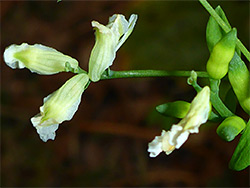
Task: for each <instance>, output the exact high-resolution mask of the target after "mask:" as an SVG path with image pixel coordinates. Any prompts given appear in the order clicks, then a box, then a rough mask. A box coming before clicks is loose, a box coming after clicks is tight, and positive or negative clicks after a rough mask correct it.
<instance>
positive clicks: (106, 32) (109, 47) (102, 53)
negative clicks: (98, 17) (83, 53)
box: [89, 14, 137, 82]
mask: <svg viewBox="0 0 250 188" xmlns="http://www.w3.org/2000/svg"><path fill="white" fill-rule="evenodd" d="M136 20H137V15H135V14H132V15H131V16H130V18H129V21H127V20H126V18H125V17H124V16H123V15H121V14H114V15H113V16H112V17H110V18H109V23H108V25H106V26H104V25H102V24H100V23H98V22H97V21H92V22H91V24H92V27H94V29H95V30H96V31H95V36H96V43H95V45H94V48H93V49H92V51H91V55H90V59H89V77H90V79H91V80H92V81H93V82H96V81H98V80H100V78H101V75H102V73H103V72H104V71H105V70H106V69H107V68H108V67H110V66H111V65H112V64H113V61H114V59H115V56H116V51H117V50H118V49H119V48H120V47H121V45H122V44H123V43H124V42H125V40H126V39H127V38H128V37H129V35H130V34H131V32H132V31H133V28H134V26H135V23H136Z"/></svg>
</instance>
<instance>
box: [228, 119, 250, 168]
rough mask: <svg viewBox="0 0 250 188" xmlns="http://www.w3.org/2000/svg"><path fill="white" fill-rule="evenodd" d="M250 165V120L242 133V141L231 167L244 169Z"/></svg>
mask: <svg viewBox="0 0 250 188" xmlns="http://www.w3.org/2000/svg"><path fill="white" fill-rule="evenodd" d="M249 165H250V120H249V121H248V123H247V126H246V129H245V131H244V133H243V134H242V136H241V138H240V141H239V143H238V145H237V147H236V149H235V151H234V154H233V156H232V159H231V161H230V163H229V168H231V169H233V170H237V171H240V170H243V169H245V168H246V167H248V166H249Z"/></svg>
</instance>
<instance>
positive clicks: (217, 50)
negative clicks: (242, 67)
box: [207, 28, 237, 79]
mask: <svg viewBox="0 0 250 188" xmlns="http://www.w3.org/2000/svg"><path fill="white" fill-rule="evenodd" d="M236 35H237V31H236V29H235V28H234V29H232V30H231V31H230V32H228V33H227V34H226V35H225V36H224V37H223V38H222V39H221V40H220V41H219V42H218V43H217V44H216V45H215V46H214V48H213V50H212V52H211V54H210V57H209V59H208V62H207V72H208V74H209V75H210V76H211V78H213V79H222V78H223V77H224V76H225V75H226V74H227V72H228V65H229V62H230V61H231V59H232V58H233V55H234V52H235V46H236V40H237V36H236Z"/></svg>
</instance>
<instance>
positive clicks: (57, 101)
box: [31, 73, 89, 142]
mask: <svg viewBox="0 0 250 188" xmlns="http://www.w3.org/2000/svg"><path fill="white" fill-rule="evenodd" d="M88 81H89V77H88V75H87V74H84V73H83V74H78V75H76V76H73V77H72V78H71V79H69V80H68V81H67V82H66V83H65V84H64V85H63V86H62V87H61V88H59V89H58V90H57V91H55V92H54V93H52V94H50V95H49V96H47V97H45V98H44V100H43V101H44V104H43V106H41V107H40V113H39V114H37V115H36V116H34V117H32V118H31V122H32V124H33V126H34V127H35V128H36V130H37V133H38V134H39V135H40V138H41V139H42V140H43V141H44V142H46V141H47V140H48V139H52V140H54V139H55V131H56V130H57V129H58V125H59V124H60V123H62V122H63V121H66V120H71V119H72V117H73V115H74V114H75V112H76V111H77V109H78V106H79V104H80V101H81V96H82V93H83V92H84V89H85V86H86V85H87V84H88Z"/></svg>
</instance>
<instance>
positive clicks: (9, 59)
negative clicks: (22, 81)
mask: <svg viewBox="0 0 250 188" xmlns="http://www.w3.org/2000/svg"><path fill="white" fill-rule="evenodd" d="M28 47H29V45H28V44H27V43H23V44H21V45H20V46H19V45H15V44H13V45H10V46H9V47H7V48H6V49H5V51H4V54H3V58H4V61H5V63H6V64H7V65H8V66H9V67H11V68H12V69H16V68H18V69H23V68H24V67H25V65H24V64H23V63H22V62H21V61H19V60H17V59H16V58H15V57H14V54H15V53H16V52H19V51H22V50H25V49H27V48H28Z"/></svg>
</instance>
